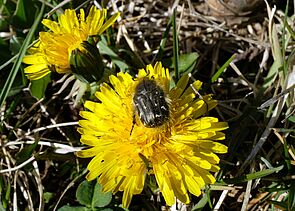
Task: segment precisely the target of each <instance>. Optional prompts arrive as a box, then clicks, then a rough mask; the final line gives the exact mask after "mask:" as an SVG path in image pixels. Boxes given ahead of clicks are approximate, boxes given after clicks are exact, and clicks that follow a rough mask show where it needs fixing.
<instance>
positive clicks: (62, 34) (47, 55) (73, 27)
mask: <svg viewBox="0 0 295 211" xmlns="http://www.w3.org/2000/svg"><path fill="white" fill-rule="evenodd" d="M106 14H107V10H106V9H103V10H99V9H97V8H96V7H94V6H92V7H91V9H90V11H89V14H88V16H87V17H86V18H85V13H84V10H83V9H80V14H79V15H76V12H75V11H74V10H71V9H67V10H66V11H65V13H64V14H62V15H60V16H59V18H58V22H55V21H51V20H48V19H44V20H43V21H42V23H43V25H45V26H46V27H47V28H49V29H50V31H48V32H40V34H39V36H40V44H39V46H38V52H39V53H41V54H42V55H43V58H44V63H43V64H47V65H48V66H54V67H55V71H56V72H58V73H68V72H70V71H71V68H70V62H69V59H70V56H71V53H72V51H73V50H75V49H76V48H79V47H80V45H81V43H83V42H84V41H86V40H87V39H88V38H89V36H94V35H100V34H102V33H103V32H104V31H105V30H106V29H107V28H108V27H110V26H111V25H112V24H113V23H114V22H115V21H116V19H117V18H118V17H119V15H120V14H119V13H116V14H114V15H113V16H112V17H111V18H110V19H108V20H106ZM34 56H35V57H37V55H27V56H25V57H24V60H23V62H24V63H26V64H29V65H33V66H34V67H31V66H28V67H27V68H25V73H26V74H27V76H28V78H29V79H31V80H35V79H38V78H40V77H39V76H42V75H43V76H44V74H43V73H44V69H43V66H42V68H41V67H40V68H38V66H37V65H36V64H39V63H38V62H37V61H36V63H34V60H32V59H30V58H33V57H34ZM48 70H49V68H48ZM48 73H49V72H47V74H48ZM34 74H36V75H38V76H34Z"/></svg>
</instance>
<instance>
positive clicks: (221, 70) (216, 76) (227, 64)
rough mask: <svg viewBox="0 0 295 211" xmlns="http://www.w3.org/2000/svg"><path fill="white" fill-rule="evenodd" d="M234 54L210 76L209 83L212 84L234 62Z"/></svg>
mask: <svg viewBox="0 0 295 211" xmlns="http://www.w3.org/2000/svg"><path fill="white" fill-rule="evenodd" d="M234 58H235V54H234V55H232V56H231V57H230V58H229V59H228V60H227V61H226V62H225V63H224V64H223V65H222V66H221V67H220V68H219V70H218V71H217V72H216V73H215V74H214V75H213V76H212V78H211V83H214V82H215V81H216V80H217V79H218V78H219V76H220V75H221V74H222V73H223V72H224V71H225V70H226V68H227V67H228V66H229V64H230V63H231V62H232V61H233V60H234Z"/></svg>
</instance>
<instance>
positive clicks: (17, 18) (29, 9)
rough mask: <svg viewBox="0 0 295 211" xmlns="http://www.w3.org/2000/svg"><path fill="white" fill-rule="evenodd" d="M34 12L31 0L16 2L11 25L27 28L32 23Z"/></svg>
mask: <svg viewBox="0 0 295 211" xmlns="http://www.w3.org/2000/svg"><path fill="white" fill-rule="evenodd" d="M35 11H36V7H35V6H34V3H33V1H32V0H18V1H17V5H16V10H15V12H14V16H13V19H12V22H13V25H14V26H17V27H19V28H26V27H29V26H30V25H31V24H32V23H33V21H34V18H35V17H34V15H35Z"/></svg>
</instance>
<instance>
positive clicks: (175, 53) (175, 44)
mask: <svg viewBox="0 0 295 211" xmlns="http://www.w3.org/2000/svg"><path fill="white" fill-rule="evenodd" d="M172 27H173V57H174V74H175V81H176V82H177V81H178V79H179V71H178V63H179V56H178V53H179V47H178V36H177V26H176V9H174V10H173V15H172Z"/></svg>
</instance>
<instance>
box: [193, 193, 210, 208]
mask: <svg viewBox="0 0 295 211" xmlns="http://www.w3.org/2000/svg"><path fill="white" fill-rule="evenodd" d="M207 203H208V196H207V195H206V194H205V195H204V196H203V197H202V198H201V200H200V201H199V202H198V203H197V204H196V205H195V206H194V207H193V208H192V211H198V210H202V209H203V208H204V207H205V206H206V204H207Z"/></svg>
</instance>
